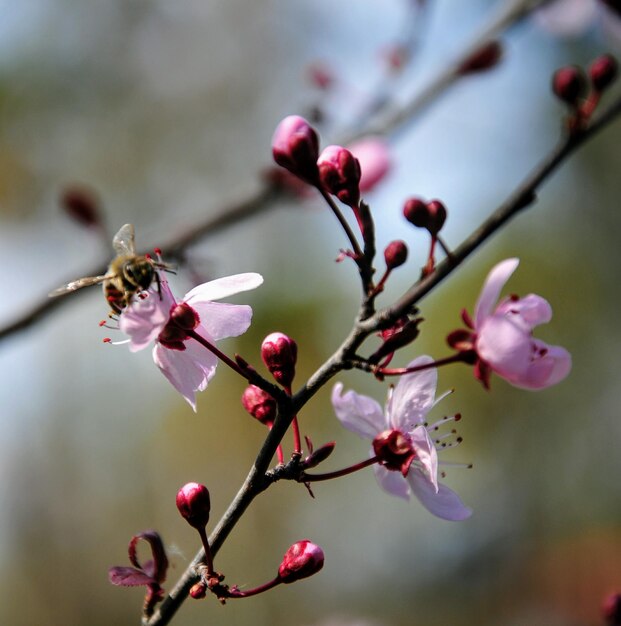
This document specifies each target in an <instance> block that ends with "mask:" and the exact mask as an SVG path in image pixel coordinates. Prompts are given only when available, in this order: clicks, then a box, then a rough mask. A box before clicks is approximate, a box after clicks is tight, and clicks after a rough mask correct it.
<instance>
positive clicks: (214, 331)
mask: <svg viewBox="0 0 621 626" xmlns="http://www.w3.org/2000/svg"><path fill="white" fill-rule="evenodd" d="M188 304H190V303H189V302H188ZM191 306H192V308H193V309H194V310H195V311H196V312H197V313H198V316H199V318H200V325H201V326H202V327H203V328H204V329H205V330H206V331H207V333H208V334H209V335H210V336H211V338H212V339H213V340H214V341H219V340H220V339H225V338H226V337H238V336H239V335H243V334H244V333H245V332H246V331H247V330H248V327H249V326H250V322H251V321H252V308H251V307H249V306H248V305H247V304H227V303H224V302H196V301H194V302H193V303H192V304H191Z"/></svg>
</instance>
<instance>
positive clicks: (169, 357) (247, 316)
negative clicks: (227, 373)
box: [119, 273, 263, 411]
mask: <svg viewBox="0 0 621 626" xmlns="http://www.w3.org/2000/svg"><path fill="white" fill-rule="evenodd" d="M262 282H263V278H262V276H260V275H259V274H254V273H247V274H235V275H233V276H226V277H224V278H218V279H216V280H212V281H210V282H207V283H203V284H202V285H198V286H197V287H194V289H192V290H191V291H189V292H188V293H187V294H186V295H185V296H184V297H183V299H182V300H181V301H180V302H177V301H176V300H175V297H174V295H173V293H172V291H171V290H170V287H169V285H168V281H167V280H166V279H165V278H164V277H163V276H161V275H160V280H159V286H155V285H154V286H153V287H152V288H150V289H149V290H148V291H146V292H143V293H142V294H140V297H138V298H137V299H136V300H135V301H134V302H132V304H131V305H130V306H128V307H127V308H126V309H125V310H124V311H123V313H122V314H121V316H120V319H119V327H120V329H121V330H122V331H123V332H124V333H126V334H127V335H129V349H130V350H131V351H132V352H137V351H138V350H143V349H144V348H146V347H147V346H148V345H149V344H151V342H155V346H154V347H153V360H154V361H155V364H156V365H157V366H158V367H159V369H160V371H161V372H162V374H164V376H166V378H167V379H168V380H169V382H170V383H171V384H172V385H173V387H174V388H175V389H176V390H177V391H178V392H179V393H180V394H181V395H182V396H183V397H184V398H185V399H186V400H187V401H188V403H189V404H190V406H191V407H192V408H193V409H194V410H195V411H196V392H197V391H204V390H205V388H206V387H207V384H208V383H209V381H210V380H211V378H212V377H213V376H214V374H215V372H216V366H217V364H218V359H217V357H216V356H215V355H214V354H213V353H212V352H210V351H209V350H208V349H207V348H205V347H204V346H203V345H201V344H200V343H199V342H198V341H196V340H194V339H192V337H191V336H190V333H191V332H193V333H196V334H197V335H199V336H200V337H202V338H203V339H204V340H205V341H207V342H209V343H210V344H212V345H215V343H216V341H218V340H220V339H224V338H226V337H237V336H238V335H241V334H243V333H244V332H246V330H247V329H248V327H249V326H250V321H251V319H252V309H251V308H250V307H249V306H247V305H243V304H242V305H239V304H225V303H219V302H213V300H219V299H220V298H225V297H227V296H230V295H233V294H236V293H239V292H242V291H248V290H250V289H255V288H256V287H258V286H259V285H260V284H261V283H262Z"/></svg>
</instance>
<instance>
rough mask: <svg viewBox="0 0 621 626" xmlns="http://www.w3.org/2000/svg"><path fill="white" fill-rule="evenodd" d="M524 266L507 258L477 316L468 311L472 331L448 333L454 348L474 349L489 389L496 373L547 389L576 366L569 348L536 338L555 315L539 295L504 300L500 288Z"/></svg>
mask: <svg viewBox="0 0 621 626" xmlns="http://www.w3.org/2000/svg"><path fill="white" fill-rule="evenodd" d="M518 264H519V259H506V260H505V261H502V262H500V263H498V265H496V266H495V267H494V268H493V269H492V271H491V272H490V273H489V274H488V276H487V279H486V280H485V284H484V285H483V289H482V290H481V294H480V296H479V299H478V301H477V303H476V306H475V310H474V319H471V318H470V316H469V315H468V313H467V312H466V311H463V312H462V318H463V320H464V322H465V323H466V324H467V325H468V326H469V328H470V330H465V329H464V330H457V331H454V332H453V333H451V334H450V335H449V337H448V343H449V345H451V346H452V347H453V348H456V349H457V350H459V351H461V352H463V353H464V354H467V353H471V354H472V361H473V362H474V364H475V376H476V377H477V378H478V379H479V380H480V381H481V382H482V383H483V385H484V386H485V387H487V388H489V380H490V376H491V373H492V372H496V374H498V375H499V376H500V377H501V378H504V379H505V380H506V381H508V382H509V383H511V384H512V385H514V386H515V387H521V388H523V389H531V390H537V389H545V388H546V387H550V386H551V385H555V384H556V383H558V382H560V381H561V380H563V379H564V378H565V377H566V376H567V375H568V374H569V372H570V370H571V355H570V354H569V352H567V350H565V348H562V347H560V346H550V345H548V344H547V343H545V342H543V341H541V340H539V339H535V338H534V337H533V329H534V328H535V326H539V324H545V323H547V322H549V321H550V320H551V319H552V307H551V306H550V304H549V303H548V301H547V300H544V298H542V297H541V296H537V295H535V294H529V295H527V296H525V297H524V298H519V297H518V296H515V295H512V296H508V297H506V298H504V299H503V300H501V301H500V302H498V298H499V296H500V292H501V290H502V288H503V287H504V286H505V283H506V282H507V281H508V280H509V278H510V277H511V275H512V274H513V272H514V271H515V269H516V268H517V266H518Z"/></svg>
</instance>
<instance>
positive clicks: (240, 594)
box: [226, 576, 282, 599]
mask: <svg viewBox="0 0 621 626" xmlns="http://www.w3.org/2000/svg"><path fill="white" fill-rule="evenodd" d="M281 582H282V581H281V579H280V577H279V576H277V577H276V578H274V580H270V581H269V582H267V583H265V584H263V585H259V586H258V587H255V588H254V589H248V591H240V590H239V589H235V588H234V587H233V588H232V589H229V591H228V594H227V596H226V597H227V599H228V598H249V597H250V596H256V595H257V594H259V593H263V592H264V591H269V590H270V589H273V588H274V587H276V586H277V585H280V583H281Z"/></svg>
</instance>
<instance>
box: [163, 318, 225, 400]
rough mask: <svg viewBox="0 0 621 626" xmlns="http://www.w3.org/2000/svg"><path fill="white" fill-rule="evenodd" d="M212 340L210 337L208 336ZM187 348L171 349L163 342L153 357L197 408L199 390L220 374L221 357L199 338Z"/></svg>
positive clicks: (187, 345)
mask: <svg viewBox="0 0 621 626" xmlns="http://www.w3.org/2000/svg"><path fill="white" fill-rule="evenodd" d="M197 332H199V334H200V335H201V336H203V333H202V332H200V331H199V330H198V329H197ZM205 338H206V339H207V340H208V341H209V340H210V338H209V337H205ZM184 345H185V346H186V349H185V350H169V349H168V348H164V347H163V346H162V345H161V344H156V345H155V348H154V349H153V360H154V361H155V364H156V365H157V366H158V367H159V368H160V370H161V372H162V374H164V376H166V378H167V379H168V381H169V382H170V383H171V385H172V386H173V387H174V388H175V389H176V390H177V391H178V392H179V393H180V394H181V395H182V396H183V397H184V398H185V399H186V400H187V402H188V403H189V404H190V406H191V407H192V408H193V409H194V411H196V392H197V391H204V390H205V388H206V387H207V383H208V382H209V381H210V380H211V379H212V378H213V375H214V374H215V373H216V366H217V364H218V359H217V357H216V356H215V355H214V354H212V353H211V352H209V350H207V349H206V348H205V347H204V346H202V345H201V344H199V343H198V342H197V341H191V340H188V341H186V342H185V344H184Z"/></svg>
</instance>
